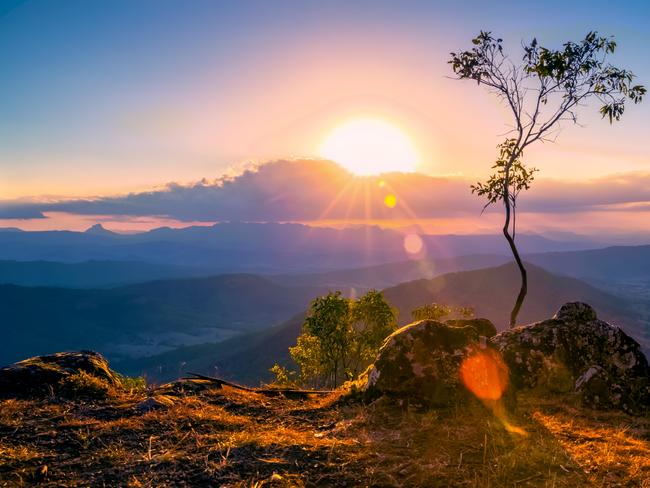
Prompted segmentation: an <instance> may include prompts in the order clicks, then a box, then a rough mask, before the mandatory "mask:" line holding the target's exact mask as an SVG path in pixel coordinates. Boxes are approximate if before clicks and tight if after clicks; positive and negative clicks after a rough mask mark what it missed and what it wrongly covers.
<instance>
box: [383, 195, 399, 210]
mask: <svg viewBox="0 0 650 488" xmlns="http://www.w3.org/2000/svg"><path fill="white" fill-rule="evenodd" d="M384 204H385V205H386V206H387V207H388V208H394V207H395V205H397V197H396V196H395V195H393V194H392V193H391V194H390V195H386V197H385V198H384Z"/></svg>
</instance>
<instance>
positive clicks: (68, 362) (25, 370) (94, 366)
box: [0, 351, 121, 397]
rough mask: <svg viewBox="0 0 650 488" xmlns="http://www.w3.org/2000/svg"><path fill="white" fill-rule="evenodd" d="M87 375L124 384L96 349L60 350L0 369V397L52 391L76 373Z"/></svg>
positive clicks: (112, 383)
mask: <svg viewBox="0 0 650 488" xmlns="http://www.w3.org/2000/svg"><path fill="white" fill-rule="evenodd" d="M83 373H85V374H87V375H89V376H91V377H94V378H97V379H99V380H101V381H102V382H104V383H106V384H107V385H109V386H116V387H119V386H121V381H120V379H119V377H118V375H117V374H116V373H115V372H114V371H112V370H111V369H110V368H109V367H108V362H107V361H106V359H105V358H104V356H102V355H101V354H99V353H97V352H94V351H79V352H60V353H57V354H51V355H47V356H36V357H33V358H30V359H25V360H24V361H20V362H18V363H15V364H12V365H10V366H7V367H4V368H0V397H9V396H31V395H42V394H48V393H53V392H56V391H57V390H58V388H59V387H60V386H61V385H62V384H63V383H64V380H66V379H69V378H70V377H72V376H74V375H79V374H83Z"/></svg>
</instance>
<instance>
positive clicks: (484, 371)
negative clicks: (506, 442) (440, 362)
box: [460, 349, 528, 436]
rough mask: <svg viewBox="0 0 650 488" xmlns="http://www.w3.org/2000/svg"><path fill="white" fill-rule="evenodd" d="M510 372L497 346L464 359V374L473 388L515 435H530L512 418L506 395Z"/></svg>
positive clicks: (469, 385)
mask: <svg viewBox="0 0 650 488" xmlns="http://www.w3.org/2000/svg"><path fill="white" fill-rule="evenodd" d="M509 374H510V373H509V371H508V366H507V365H506V363H505V362H504V361H503V359H501V355H500V354H499V353H498V352H497V351H495V350H493V349H482V350H479V351H476V352H474V353H473V354H471V355H470V356H468V357H467V358H465V359H464V360H463V362H462V363H461V365H460V377H461V380H462V381H463V384H464V385H465V387H467V389H468V390H469V391H471V392H472V393H473V394H474V395H476V397H477V398H478V399H479V400H481V402H482V403H483V405H485V407H486V408H487V409H488V410H490V411H491V412H492V414H493V415H494V416H495V417H496V418H497V419H498V420H499V421H500V422H501V424H502V425H503V427H504V428H505V429H506V430H507V431H508V432H510V433H511V434H517V435H521V436H528V433H527V432H526V431H525V430H524V429H522V428H521V427H518V426H517V425H515V424H514V423H513V422H512V421H511V420H510V418H509V415H508V411H507V409H506V405H505V402H504V398H503V394H504V393H505V391H506V389H507V388H508V381H509Z"/></svg>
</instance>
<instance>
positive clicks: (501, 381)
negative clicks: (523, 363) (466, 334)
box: [460, 349, 508, 400]
mask: <svg viewBox="0 0 650 488" xmlns="http://www.w3.org/2000/svg"><path fill="white" fill-rule="evenodd" d="M460 377H461V379H462V380H463V383H464V384H465V386H466V387H467V389H468V390H469V391H471V392H472V393H474V395H476V396H477V397H478V398H480V399H481V400H498V399H499V398H501V395H503V392H504V391H505V390H506V388H507V387H508V366H506V364H505V363H504V362H503V359H501V357H500V356H499V354H498V353H497V352H496V351H494V350H492V349H485V350H483V351H479V352H476V353H474V354H472V355H471V356H469V357H467V358H466V359H465V360H464V361H463V363H462V364H461V366H460Z"/></svg>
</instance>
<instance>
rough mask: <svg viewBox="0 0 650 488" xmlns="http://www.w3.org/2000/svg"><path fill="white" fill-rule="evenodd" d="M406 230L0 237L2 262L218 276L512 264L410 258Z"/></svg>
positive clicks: (439, 244)
mask: <svg viewBox="0 0 650 488" xmlns="http://www.w3.org/2000/svg"><path fill="white" fill-rule="evenodd" d="M406 233H408V231H407V230H390V229H382V228H379V227H377V226H357V227H347V228H343V229H335V228H328V227H311V226H307V225H301V224H288V223H287V224H280V223H240V222H230V223H219V224H215V225H212V226H205V227H202V226H194V227H186V228H182V229H171V228H167V227H162V228H158V229H154V230H151V231H148V232H141V233H135V234H117V233H114V232H110V231H107V230H106V229H104V228H103V227H98V226H93V227H91V228H90V229H89V230H88V231H86V232H71V231H47V232H24V231H16V230H7V231H5V232H0V260H5V261H55V262H63V263H79V262H83V261H139V262H148V263H157V264H164V265H167V266H169V265H173V266H186V267H192V268H197V267H198V268H201V269H202V270H209V271H210V272H211V273H213V274H216V273H225V272H254V273H275V274H280V273H282V274H287V273H305V272H317V271H331V270H335V269H344V268H352V267H360V266H371V265H376V264H384V263H391V262H397V261H403V260H405V259H408V258H410V257H418V258H419V259H422V258H425V257H426V258H428V259H444V258H450V257H455V256H463V255H470V254H496V255H503V256H507V255H508V253H509V251H508V249H507V246H506V244H505V241H504V240H503V238H502V237H501V236H499V235H496V234H495V235H426V234H422V235H421V236H420V237H421V239H422V249H421V250H420V251H419V252H418V253H416V255H415V256H410V255H409V254H408V253H407V252H406V250H405V248H404V236H405V234H406ZM519 245H520V247H521V249H522V251H523V252H527V253H533V252H546V251H569V250H572V251H573V250H581V249H592V248H598V247H602V244H600V243H598V242H594V241H592V240H565V241H556V240H550V239H547V238H544V237H542V236H539V235H532V234H531V235H526V234H521V235H520V236H519Z"/></svg>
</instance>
